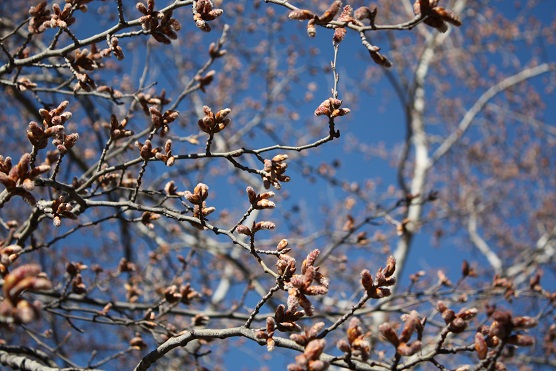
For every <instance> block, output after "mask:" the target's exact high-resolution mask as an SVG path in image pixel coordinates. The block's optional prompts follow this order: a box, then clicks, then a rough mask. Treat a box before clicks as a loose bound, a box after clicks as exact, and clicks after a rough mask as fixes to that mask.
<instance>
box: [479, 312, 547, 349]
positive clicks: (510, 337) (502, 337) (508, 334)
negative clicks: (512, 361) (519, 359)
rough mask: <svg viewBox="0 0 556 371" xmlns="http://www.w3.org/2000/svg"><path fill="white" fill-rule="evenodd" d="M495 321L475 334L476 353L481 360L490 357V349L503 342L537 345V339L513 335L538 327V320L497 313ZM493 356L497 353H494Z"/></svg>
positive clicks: (493, 317) (507, 313) (493, 315)
mask: <svg viewBox="0 0 556 371" xmlns="http://www.w3.org/2000/svg"><path fill="white" fill-rule="evenodd" d="M492 319H493V320H494V321H493V322H492V324H491V325H490V326H487V325H483V326H481V327H480V328H479V330H478V332H477V333H476V334H475V351H476V352H477V355H478V356H479V359H485V358H487V356H488V353H489V351H488V349H489V348H496V347H497V346H498V345H499V344H500V343H501V342H505V343H507V344H512V345H517V346H522V347H528V346H531V345H533V344H534V343H535V338H534V337H532V336H529V335H525V334H521V333H517V334H516V333H513V332H514V331H520V330H525V329H530V328H533V327H536V326H537V324H538V321H537V319H536V318H532V317H526V316H522V317H521V316H520V317H513V316H512V314H511V313H510V312H505V311H496V312H494V313H493V314H492ZM492 352H493V354H494V353H495V352H496V351H495V350H493V351H492Z"/></svg>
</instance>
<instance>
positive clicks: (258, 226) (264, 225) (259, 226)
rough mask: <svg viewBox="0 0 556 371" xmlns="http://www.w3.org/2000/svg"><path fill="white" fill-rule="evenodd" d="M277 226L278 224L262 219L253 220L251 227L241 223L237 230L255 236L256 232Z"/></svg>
mask: <svg viewBox="0 0 556 371" xmlns="http://www.w3.org/2000/svg"><path fill="white" fill-rule="evenodd" d="M274 228H276V224H274V223H272V222H269V221H262V222H256V223H255V222H253V224H252V225H251V228H249V227H247V226H246V225H243V224H240V225H238V226H237V228H236V230H237V232H238V233H241V234H244V235H246V236H250V237H253V236H255V233H257V232H258V231H261V230H271V229H274Z"/></svg>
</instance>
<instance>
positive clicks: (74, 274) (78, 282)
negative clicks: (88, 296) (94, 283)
mask: <svg viewBox="0 0 556 371" xmlns="http://www.w3.org/2000/svg"><path fill="white" fill-rule="evenodd" d="M87 268H88V266H86V265H85V264H83V263H80V262H70V263H68V264H67V265H66V273H67V274H68V275H69V276H70V278H71V291H72V292H73V293H74V294H77V295H83V294H85V293H86V292H87V286H85V283H84V282H83V277H82V276H81V271H84V270H85V269H87Z"/></svg>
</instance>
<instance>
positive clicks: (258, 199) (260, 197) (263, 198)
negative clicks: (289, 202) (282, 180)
mask: <svg viewBox="0 0 556 371" xmlns="http://www.w3.org/2000/svg"><path fill="white" fill-rule="evenodd" d="M246 191H247V196H248V197H249V203H250V204H251V207H252V208H253V209H255V210H263V209H274V208H275V207H276V204H275V203H274V202H272V201H270V198H272V197H274V192H264V193H257V192H255V190H254V189H253V187H247V189H246Z"/></svg>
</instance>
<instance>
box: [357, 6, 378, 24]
mask: <svg viewBox="0 0 556 371" xmlns="http://www.w3.org/2000/svg"><path fill="white" fill-rule="evenodd" d="M377 13H378V9H377V7H376V5H371V6H370V7H367V6H362V7H360V8H357V10H356V11H355V13H354V14H353V15H354V17H355V19H357V20H359V21H364V20H369V24H370V25H371V26H374V24H375V19H376V15H377Z"/></svg>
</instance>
